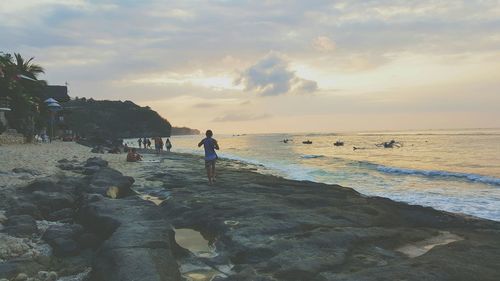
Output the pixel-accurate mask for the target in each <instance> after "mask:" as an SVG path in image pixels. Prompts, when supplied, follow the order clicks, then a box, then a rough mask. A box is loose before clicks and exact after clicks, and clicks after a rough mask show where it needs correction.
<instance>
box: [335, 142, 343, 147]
mask: <svg viewBox="0 0 500 281" xmlns="http://www.w3.org/2000/svg"><path fill="white" fill-rule="evenodd" d="M333 145H335V146H344V142H343V141H336V142H334V143H333Z"/></svg>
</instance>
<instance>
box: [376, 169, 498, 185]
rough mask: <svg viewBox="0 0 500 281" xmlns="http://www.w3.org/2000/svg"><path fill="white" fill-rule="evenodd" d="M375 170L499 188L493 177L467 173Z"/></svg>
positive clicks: (496, 180) (496, 179)
mask: <svg viewBox="0 0 500 281" xmlns="http://www.w3.org/2000/svg"><path fill="white" fill-rule="evenodd" d="M377 170H378V171H380V172H384V173H389V174H400V175H419V176H427V177H443V178H456V179H461V180H468V181H473V182H480V183H485V184H491V185H498V186H500V178H494V177H489V176H483V175H478V174H468V173H459V172H449V171H438V170H416V169H405V168H396V167H388V166H383V165H378V166H377Z"/></svg>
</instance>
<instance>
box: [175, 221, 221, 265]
mask: <svg viewBox="0 0 500 281" xmlns="http://www.w3.org/2000/svg"><path fill="white" fill-rule="evenodd" d="M174 230H175V241H177V244H179V246H181V247H182V248H184V249H188V250H189V251H190V252H191V253H193V254H195V255H196V256H198V257H204V258H210V257H215V256H216V255H217V254H216V253H215V248H214V247H212V246H210V245H208V241H207V240H205V238H203V236H202V235H201V234H200V233H199V232H198V231H195V230H193V229H188V228H176V229H174Z"/></svg>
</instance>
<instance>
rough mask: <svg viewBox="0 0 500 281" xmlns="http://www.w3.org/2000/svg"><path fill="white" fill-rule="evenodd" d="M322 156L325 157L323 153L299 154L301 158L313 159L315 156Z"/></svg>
mask: <svg viewBox="0 0 500 281" xmlns="http://www.w3.org/2000/svg"><path fill="white" fill-rule="evenodd" d="M323 157H325V155H315V154H306V155H302V156H300V158H302V159H315V158H323Z"/></svg>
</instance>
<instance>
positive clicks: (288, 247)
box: [150, 155, 500, 281]
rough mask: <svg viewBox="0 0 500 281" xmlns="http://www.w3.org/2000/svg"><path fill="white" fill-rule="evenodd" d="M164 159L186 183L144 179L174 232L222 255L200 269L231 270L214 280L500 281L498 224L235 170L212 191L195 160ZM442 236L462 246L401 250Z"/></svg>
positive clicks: (226, 168) (227, 167) (223, 168)
mask: <svg viewBox="0 0 500 281" xmlns="http://www.w3.org/2000/svg"><path fill="white" fill-rule="evenodd" d="M168 158H169V159H171V160H172V162H175V165H172V166H170V167H169V169H168V172H169V174H172V175H184V177H183V178H184V180H180V179H178V178H177V177H175V176H168V175H157V176H153V177H151V178H150V180H155V181H162V182H163V183H164V187H165V188H166V189H167V190H168V191H169V192H170V193H171V198H170V199H169V200H167V201H165V202H164V203H163V204H162V205H161V208H162V213H163V215H164V216H165V217H166V218H168V219H169V220H171V221H172V223H173V224H174V225H175V226H176V227H182V228H192V229H196V230H198V231H200V232H201V233H202V234H204V236H206V237H208V238H209V240H210V241H211V242H212V243H213V244H214V245H215V247H216V249H217V253H218V254H219V256H218V257H217V259H215V260H210V259H208V260H205V261H204V262H205V264H207V265H209V266H212V267H216V266H217V264H223V263H230V264H233V265H234V267H233V269H232V271H231V273H230V274H225V276H221V277H216V279H215V280H239V281H241V280H318V281H323V280H498V279H499V278H500V270H499V269H498V265H497V263H498V261H499V260H500V239H499V238H500V223H498V222H493V221H487V220H481V219H475V218H470V217H464V216H460V215H455V214H450V213H445V212H441V211H436V210H434V209H432V208H427V207H421V206H410V205H407V204H404V203H398V202H394V201H391V200H389V199H385V198H378V197H366V196H363V195H360V194H358V193H357V192H356V191H354V190H353V189H350V188H344V187H341V186H335V185H325V184H318V183H312V182H298V181H291V180H285V179H281V178H277V177H274V176H267V175H261V174H257V173H255V172H253V171H251V169H249V168H248V167H246V165H245V164H241V163H239V164H238V163H236V162H231V161H220V162H219V163H218V168H219V170H218V172H219V177H218V178H217V183H216V184H215V185H214V186H208V185H207V184H206V183H205V180H206V179H205V178H204V174H203V163H202V160H201V159H199V158H197V157H194V156H188V155H169V156H168ZM186 158H191V160H190V161H186ZM181 160H183V161H181ZM189 163H191V164H189ZM192 163H195V164H197V165H199V170H198V171H196V170H194V169H193V164H192ZM442 232H447V233H452V234H453V235H455V236H456V237H460V238H463V239H461V240H459V241H458V239H457V241H455V240H453V241H447V242H448V243H447V244H443V245H438V246H435V247H434V248H432V249H431V250H430V251H428V252H426V253H425V254H423V255H420V256H418V257H415V258H410V257H409V256H407V255H405V254H403V253H401V252H399V251H397V249H398V248H400V247H402V246H405V245H413V244H415V243H418V242H419V241H425V240H426V239H429V238H432V237H438V236H439V234H440V233H442Z"/></svg>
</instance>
